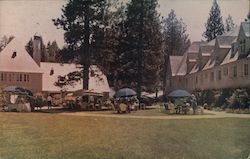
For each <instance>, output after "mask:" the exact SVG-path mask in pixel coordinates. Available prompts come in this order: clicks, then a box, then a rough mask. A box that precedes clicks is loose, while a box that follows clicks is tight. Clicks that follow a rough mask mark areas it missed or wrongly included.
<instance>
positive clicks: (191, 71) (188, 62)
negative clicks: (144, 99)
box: [166, 21, 250, 92]
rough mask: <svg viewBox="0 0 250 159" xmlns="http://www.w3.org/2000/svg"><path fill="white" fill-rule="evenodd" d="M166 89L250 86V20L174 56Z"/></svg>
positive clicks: (168, 90) (194, 44)
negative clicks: (182, 53) (180, 54)
mask: <svg viewBox="0 0 250 159" xmlns="http://www.w3.org/2000/svg"><path fill="white" fill-rule="evenodd" d="M168 65H169V66H170V67H168V70H167V79H166V83H167V85H166V91H167V92H170V91H172V90H176V89H185V90H188V91H190V92H192V91H194V90H196V89H199V90H208V89H224V88H240V87H249V86H250V21H246V22H242V23H241V24H240V26H239V27H235V28H234V30H233V31H230V32H226V33H224V34H223V35H220V36H217V37H216V38H215V39H214V40H212V41H209V42H193V43H192V44H191V46H190V47H189V49H188V50H187V51H186V52H185V53H184V55H183V56H170V57H169V63H168Z"/></svg>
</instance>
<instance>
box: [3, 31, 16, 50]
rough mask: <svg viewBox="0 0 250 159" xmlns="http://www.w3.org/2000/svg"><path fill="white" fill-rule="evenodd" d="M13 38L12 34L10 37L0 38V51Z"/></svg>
mask: <svg viewBox="0 0 250 159" xmlns="http://www.w3.org/2000/svg"><path fill="white" fill-rule="evenodd" d="M12 39H14V36H12V35H11V36H10V37H7V36H5V35H4V36H3V37H2V38H1V40H0V52H1V51H2V50H3V49H4V48H5V47H6V46H7V45H8V43H9V42H10V41H11V40H12Z"/></svg>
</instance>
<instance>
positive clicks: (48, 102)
mask: <svg viewBox="0 0 250 159" xmlns="http://www.w3.org/2000/svg"><path fill="white" fill-rule="evenodd" d="M47 104H48V109H51V108H52V97H51V95H50V94H49V95H48V97H47Z"/></svg>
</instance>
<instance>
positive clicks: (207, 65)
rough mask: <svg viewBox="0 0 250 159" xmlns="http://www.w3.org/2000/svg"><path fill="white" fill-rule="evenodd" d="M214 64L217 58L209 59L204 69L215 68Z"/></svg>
mask: <svg viewBox="0 0 250 159" xmlns="http://www.w3.org/2000/svg"><path fill="white" fill-rule="evenodd" d="M214 66H215V60H212V59H209V60H208V61H207V63H206V65H205V66H204V67H203V69H202V70H208V69H210V68H213V67H214Z"/></svg>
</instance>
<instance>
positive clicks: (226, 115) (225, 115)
mask: <svg viewBox="0 0 250 159" xmlns="http://www.w3.org/2000/svg"><path fill="white" fill-rule="evenodd" d="M205 113H208V114H211V115H167V114H166V115H164V114H163V115H160V116H153V115H152V116H142V115H140V116H138V115H136V114H135V115H131V114H112V113H110V114H108V113H106V114H102V113H95V112H73V113H61V115H73V116H87V117H109V118H133V119H164V120H165V119H209V118H247V119H250V114H229V113H226V112H215V111H208V110H205Z"/></svg>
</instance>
